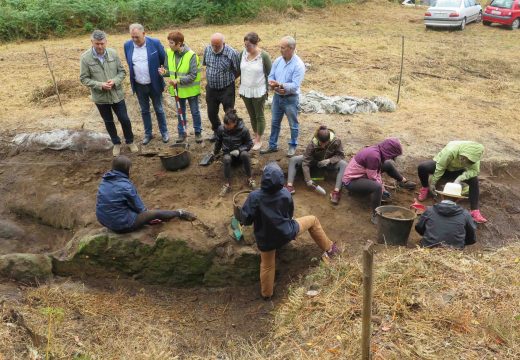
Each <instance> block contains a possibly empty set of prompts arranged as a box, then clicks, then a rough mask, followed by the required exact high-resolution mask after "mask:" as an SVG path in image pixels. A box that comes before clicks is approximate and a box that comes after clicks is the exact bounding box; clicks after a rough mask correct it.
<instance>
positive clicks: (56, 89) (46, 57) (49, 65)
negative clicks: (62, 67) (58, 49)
mask: <svg viewBox="0 0 520 360" xmlns="http://www.w3.org/2000/svg"><path fill="white" fill-rule="evenodd" d="M43 53H44V54H45V60H46V61H47V67H48V68H49V71H50V72H51V78H52V83H53V84H54V90H55V91H56V95H58V101H59V102H60V108H61V111H62V112H65V110H63V104H62V103H61V97H60V92H59V90H58V84H57V83H56V79H55V78H54V72H53V71H52V68H51V64H50V62H49V56H48V55H47V50H45V46H44V47H43Z"/></svg>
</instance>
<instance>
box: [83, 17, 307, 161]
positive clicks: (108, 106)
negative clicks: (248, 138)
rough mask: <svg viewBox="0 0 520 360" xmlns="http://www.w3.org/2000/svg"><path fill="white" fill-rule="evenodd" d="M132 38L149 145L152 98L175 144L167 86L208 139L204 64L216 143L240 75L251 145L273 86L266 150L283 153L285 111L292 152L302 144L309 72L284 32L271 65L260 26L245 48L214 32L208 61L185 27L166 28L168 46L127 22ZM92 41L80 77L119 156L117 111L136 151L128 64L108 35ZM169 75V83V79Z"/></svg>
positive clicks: (130, 53)
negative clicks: (303, 92) (301, 98)
mask: <svg viewBox="0 0 520 360" xmlns="http://www.w3.org/2000/svg"><path fill="white" fill-rule="evenodd" d="M129 31H130V37H131V40H128V41H127V42H125V44H124V53H125V59H126V62H127V64H128V69H129V73H130V74H129V75H130V84H131V88H132V92H133V93H134V94H136V96H137V99H138V102H139V107H140V109H141V117H142V120H143V125H144V137H143V141H142V144H143V145H147V144H148V143H150V141H152V139H153V138H154V134H153V125H152V117H151V111H150V101H151V103H152V106H153V109H154V112H155V115H156V118H157V124H158V127H159V132H160V134H161V139H162V141H163V142H164V143H167V142H169V140H170V135H169V131H168V125H167V121H166V115H165V111H164V109H163V105H162V104H163V92H164V90H165V89H167V90H168V93H169V94H170V95H171V96H172V97H177V98H178V100H179V104H180V112H181V113H182V114H186V109H187V105H189V107H190V113H191V116H192V121H193V129H194V133H195V141H196V142H197V143H200V142H202V141H203V139H202V130H203V128H202V119H201V114H200V107H199V98H200V94H201V83H202V79H203V76H202V69H203V67H205V80H206V87H205V90H206V92H205V93H206V99H205V100H206V107H207V116H208V119H209V122H210V123H211V130H212V134H211V136H210V138H209V140H210V141H217V139H218V134H219V128H220V127H221V125H222V122H221V120H220V117H219V112H220V108H221V107H222V108H223V110H224V113H227V112H228V111H229V110H233V109H234V108H235V98H236V94H235V87H236V80H237V79H239V82H240V84H239V87H238V92H239V95H240V98H242V100H243V101H244V105H245V107H246V109H247V112H248V115H249V118H250V120H251V129H252V131H253V134H252V135H253V136H252V142H253V145H252V147H251V149H252V150H253V151H258V150H261V148H262V145H263V136H264V131H265V127H266V126H265V123H266V120H265V115H264V105H265V102H266V100H267V97H268V92H269V90H272V91H273V93H274V95H273V105H272V121H271V135H270V137H269V144H268V146H267V147H266V148H264V149H262V150H261V151H260V153H261V154H267V153H271V152H275V151H278V137H279V135H280V125H281V121H282V119H283V116H284V115H286V116H287V119H288V121H289V126H290V129H291V139H290V142H289V150H288V154H287V155H288V156H289V157H291V156H293V155H294V154H295V152H296V146H297V145H298V132H299V124H298V95H299V93H300V85H301V83H302V81H303V78H304V74H305V66H304V64H303V62H302V60H301V59H300V58H299V57H298V55H296V53H295V50H296V41H295V40H294V39H293V38H292V37H290V36H286V37H284V38H282V39H281V41H280V53H281V56H280V57H278V58H277V59H276V60H275V61H274V62H273V63H272V62H271V59H270V57H269V54H268V53H267V52H266V51H264V50H263V49H261V48H260V47H259V46H258V44H259V42H260V38H259V36H258V34H256V33H255V32H250V33H248V34H246V35H245V36H244V49H243V50H242V51H240V52H238V51H237V50H235V49H234V48H232V47H231V46H230V45H228V44H226V42H225V38H224V35H222V34H220V33H215V34H213V35H212V36H211V38H210V44H209V45H208V46H206V47H205V48H204V52H203V58H202V61H201V60H200V59H199V56H198V55H197V54H196V53H195V52H194V51H193V50H192V49H190V48H189V46H188V45H187V44H186V43H185V39H184V35H183V34H182V33H181V32H180V31H172V32H170V33H169V34H168V37H167V40H168V45H169V48H168V49H166V50H165V49H164V47H163V45H162V44H161V42H160V40H158V39H154V38H151V37H149V36H146V32H145V29H144V27H143V26H142V25H140V24H132V25H130V26H129ZM91 43H92V47H91V48H90V49H88V50H87V51H85V53H83V55H82V56H81V60H80V80H81V82H82V84H84V85H85V86H87V87H89V88H90V91H91V98H92V101H93V102H94V103H95V104H96V106H97V108H98V110H99V113H100V115H101V117H102V118H103V120H104V123H105V127H106V129H107V132H108V134H109V136H110V138H111V140H112V143H113V144H114V148H113V155H114V156H118V155H119V154H120V153H121V139H120V138H119V136H118V134H117V129H116V126H115V123H114V114H115V115H116V117H117V119H118V121H119V122H120V124H121V127H122V130H123V134H124V137H125V142H126V144H127V145H128V147H129V148H130V151H131V152H138V151H139V149H138V147H137V145H135V144H134V134H133V131H132V124H131V122H130V119H129V116H128V112H127V109H126V104H125V100H124V90H123V87H122V81H123V79H124V78H125V76H126V70H125V68H124V67H123V65H122V62H121V60H120V58H119V56H118V54H117V52H116V50H114V49H112V48H108V47H107V35H106V33H104V32H103V31H101V30H95V31H94V32H93V33H92V35H91ZM165 80H166V81H165ZM177 131H178V138H177V139H176V142H178V143H181V142H184V141H186V137H187V132H186V131H187V129H186V124H185V123H183V121H181V118H180V117H179V119H178V124H177Z"/></svg>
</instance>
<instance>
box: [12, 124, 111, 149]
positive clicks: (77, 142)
mask: <svg viewBox="0 0 520 360" xmlns="http://www.w3.org/2000/svg"><path fill="white" fill-rule="evenodd" d="M12 142H13V143H14V144H15V145H17V146H20V147H22V148H28V149H37V150H43V149H52V150H73V151H86V150H90V151H104V150H108V149H110V148H112V141H110V137H109V136H108V135H107V134H102V133H98V132H95V131H88V130H65V129H58V130H52V131H45V132H38V133H22V134H18V135H16V136H15V137H14V138H13V140H12Z"/></svg>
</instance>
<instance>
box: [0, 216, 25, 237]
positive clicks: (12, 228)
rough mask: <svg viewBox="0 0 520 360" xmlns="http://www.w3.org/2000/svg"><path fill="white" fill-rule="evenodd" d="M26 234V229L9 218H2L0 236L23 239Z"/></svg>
mask: <svg viewBox="0 0 520 360" xmlns="http://www.w3.org/2000/svg"><path fill="white" fill-rule="evenodd" d="M24 236H25V231H24V230H23V229H22V228H21V227H19V226H18V225H16V224H15V223H14V222H12V221H9V220H0V238H4V239H21V238H23V237H24Z"/></svg>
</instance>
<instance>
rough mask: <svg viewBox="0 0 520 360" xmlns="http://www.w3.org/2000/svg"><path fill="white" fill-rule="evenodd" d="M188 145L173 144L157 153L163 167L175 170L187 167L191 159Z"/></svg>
mask: <svg viewBox="0 0 520 360" xmlns="http://www.w3.org/2000/svg"><path fill="white" fill-rule="evenodd" d="M188 147H189V144H173V145H171V146H170V149H169V150H167V151H166V152H164V153H161V154H159V157H160V158H161V163H162V165H163V167H164V168H165V169H166V170H169V171H176V170H180V169H184V168H185V167H187V166H188V165H189V164H190V161H191V155H190V152H189V151H188Z"/></svg>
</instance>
